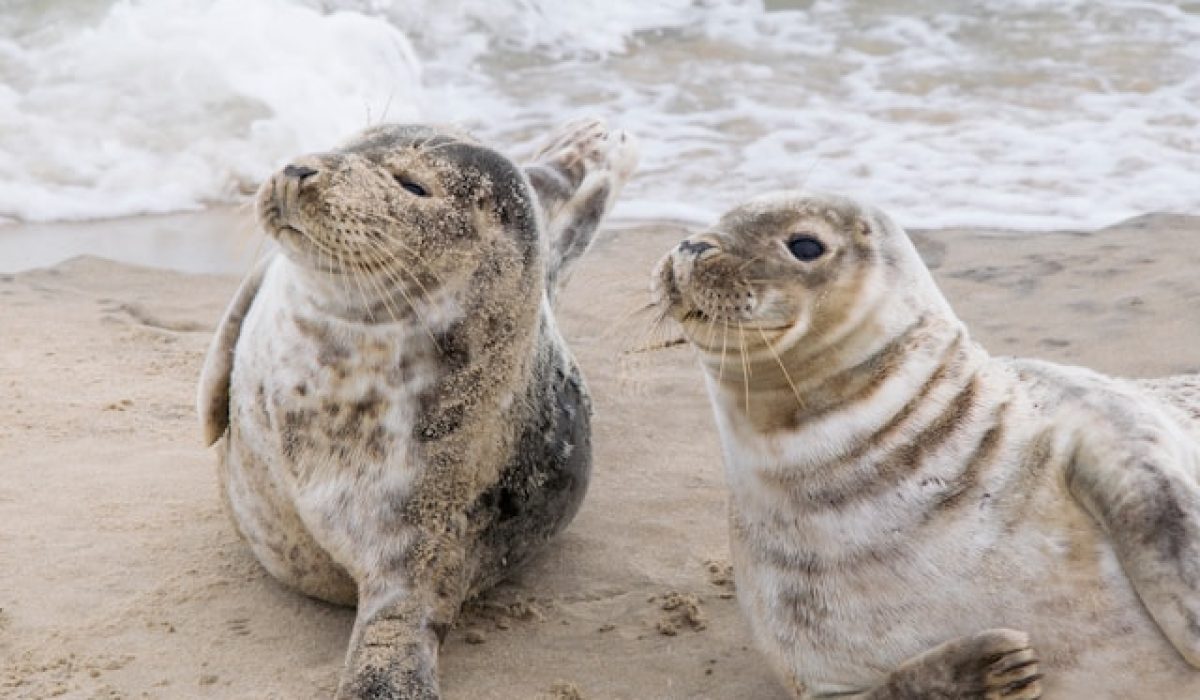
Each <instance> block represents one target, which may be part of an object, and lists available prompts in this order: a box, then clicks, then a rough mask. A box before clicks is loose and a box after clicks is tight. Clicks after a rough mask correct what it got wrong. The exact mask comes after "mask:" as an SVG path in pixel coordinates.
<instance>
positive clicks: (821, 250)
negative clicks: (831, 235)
mask: <svg viewBox="0 0 1200 700" xmlns="http://www.w3.org/2000/svg"><path fill="white" fill-rule="evenodd" d="M787 247H788V250H790V251H791V253H792V255H794V256H795V257H796V259H797V260H803V261H804V262H811V261H813V260H816V259H817V258H819V257H821V256H822V255H824V254H825V244H824V243H822V242H820V241H818V240H817V239H816V238H813V237H812V236H797V237H795V238H793V239H792V240H790V241H788V244H787Z"/></svg>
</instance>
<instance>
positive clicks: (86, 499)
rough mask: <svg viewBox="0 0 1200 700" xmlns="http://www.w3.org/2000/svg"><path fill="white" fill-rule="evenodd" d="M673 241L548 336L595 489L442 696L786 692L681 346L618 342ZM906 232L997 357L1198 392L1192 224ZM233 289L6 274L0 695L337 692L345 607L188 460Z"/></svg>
mask: <svg viewBox="0 0 1200 700" xmlns="http://www.w3.org/2000/svg"><path fill="white" fill-rule="evenodd" d="M223 215H224V214H222V213H220V212H218V213H213V214H207V215H206V214H196V215H188V216H189V217H190V218H189V219H188V221H189V222H190V223H184V224H179V225H180V226H181V227H182V230H184V231H186V230H187V229H188V227H189V226H195V227H209V228H212V227H214V226H221V225H224V224H222V223H221V222H220V221H219V220H217V219H214V218H213V217H219V216H223ZM106 225H107V226H111V227H119V226H126V225H131V224H130V223H129V222H111V223H110V224H106ZM683 233H684V232H683V230H682V229H681V228H679V227H678V226H675V225H668V224H664V225H661V226H652V227H643V228H637V229H627V230H621V231H610V232H609V233H608V235H606V236H605V237H604V238H603V239H602V240H601V241H600V242H599V243H598V245H597V247H596V249H595V250H594V251H593V253H592V254H591V257H590V258H588V259H587V260H585V261H584V262H583V263H582V264H581V266H580V269H579V271H578V272H577V273H576V275H575V277H574V279H573V280H572V282H571V285H570V287H569V289H568V290H567V293H566V294H565V296H564V298H563V303H562V309H561V313H560V319H561V322H562V326H563V328H564V332H565V333H566V335H567V337H568V339H569V340H570V341H571V342H572V344H573V347H574V349H575V352H576V354H577V355H578V357H579V360H580V362H581V364H582V365H583V367H584V371H585V373H586V374H587V377H588V379H589V382H590V384H591V387H592V391H593V394H594V398H595V405H596V420H595V430H596V435H595V450H596V454H595V457H596V470H595V475H594V481H593V484H592V488H591V491H590V493H589V496H588V499H587V501H586V502H585V504H584V507H583V509H582V511H581V512H580V514H579V516H578V518H577V519H576V521H575V522H574V523H573V524H572V525H571V527H570V528H569V529H568V531H567V532H566V533H565V534H564V536H562V537H561V538H560V539H558V540H557V541H556V542H555V544H554V545H553V546H552V547H551V548H550V549H549V551H547V552H546V553H545V554H544V555H543V556H541V557H539V558H538V559H537V560H536V561H535V562H533V564H532V565H531V566H529V567H528V568H527V569H525V570H524V571H523V572H522V573H521V574H520V575H519V576H518V577H517V578H516V579H514V580H513V581H511V582H509V583H506V584H504V585H502V586H501V587H500V588H498V589H497V590H495V591H494V592H492V593H491V594H489V595H488V596H486V597H485V598H484V599H483V600H481V601H478V602H476V603H475V604H472V605H471V606H469V608H468V609H467V611H466V612H465V613H464V615H463V618H462V621H461V624H460V625H459V626H458V628H457V629H455V630H453V631H452V632H451V633H450V636H449V637H448V639H447V642H446V645H445V647H444V648H443V653H442V677H443V687H444V691H445V696H446V697H447V698H450V699H454V698H462V699H466V698H505V699H507V698H537V697H559V698H566V697H576V695H573V693H578V696H579V697H584V698H630V699H633V698H638V699H645V698H756V699H758V698H761V699H763V700H772V699H775V698H779V699H782V698H784V697H785V694H784V693H783V691H782V690H781V689H780V688H779V687H778V685H777V684H776V682H775V680H774V679H773V678H772V677H771V675H770V673H769V671H768V669H767V668H766V665H765V663H764V662H763V661H762V659H761V658H760V657H759V655H758V654H757V653H756V652H755V650H754V648H753V645H752V643H751V641H750V638H749V633H748V629H747V627H746V625H745V623H744V622H743V621H742V620H741V617H740V615H739V612H738V610H737V605H736V602H735V600H734V599H733V597H732V593H733V585H732V583H731V582H730V581H729V580H728V576H727V572H726V571H725V565H726V562H727V560H728V551H727V538H726V530H725V492H724V487H723V477H722V473H721V465H720V457H719V452H718V446H717V441H716V438H715V435H714V429H713V424H712V418H711V415H710V412H709V407H708V404H707V400H706V398H705V396H704V394H703V390H702V387H701V382H700V381H699V370H698V369H697V367H696V366H695V363H694V359H693V357H692V354H691V351H690V350H689V349H688V348H687V347H685V346H679V345H674V346H670V347H667V348H664V349H661V350H656V351H651V352H641V353H628V352H626V351H627V350H629V349H631V348H634V347H637V346H639V344H640V343H641V342H642V340H643V338H642V337H641V334H640V328H641V327H640V326H639V325H638V324H637V323H636V322H633V323H617V320H618V319H619V318H620V317H621V316H623V315H624V314H625V313H626V312H627V311H629V310H631V309H633V308H635V307H636V306H637V305H638V304H639V303H642V302H644V299H645V289H646V286H647V279H648V275H649V270H650V268H651V266H652V264H653V263H654V261H655V260H656V259H657V258H658V257H659V256H660V255H661V253H662V252H663V251H665V250H666V249H667V248H668V247H669V246H670V245H672V244H673V243H674V242H675V241H677V240H678V239H679V238H680V237H681V236H682V235H683ZM914 238H915V239H916V240H917V242H918V245H919V247H920V248H921V250H922V253H923V254H924V255H925V257H926V259H927V260H928V261H929V263H930V265H931V267H932V268H933V270H934V274H935V275H936V276H937V277H938V279H939V281H940V282H941V284H942V285H943V289H944V290H945V291H946V293H947V296H948V297H949V298H950V300H951V303H952V304H953V305H954V306H955V308H956V309H957V311H958V312H959V314H960V315H961V316H962V317H963V318H964V319H965V320H966V321H967V323H968V324H969V325H970V327H971V328H972V331H973V333H974V335H975V337H976V339H978V340H980V341H981V342H982V343H983V344H984V345H985V346H987V347H988V348H989V349H991V350H992V351H993V352H994V353H996V354H1019V355H1033V356H1038V357H1042V358H1046V359H1050V360H1056V361H1061V362H1067V363H1073V364H1084V365H1088V366H1091V367H1094V368H1096V369H1099V370H1102V371H1106V372H1110V373H1114V374H1122V375H1128V376H1156V375H1162V374H1172V373H1182V372H1197V371H1200V277H1198V276H1197V274H1196V270H1197V269H1200V218H1196V217H1185V216H1174V215H1153V216H1146V217H1140V218H1138V219H1134V220H1131V221H1129V222H1125V223H1123V224H1121V225H1118V226H1114V227H1111V228H1108V229H1103V230H1100V231H1096V232H1090V233H1082V232H1059V233H1038V234H1021V233H1014V232H1002V231H979V230H938V231H926V232H916V233H914ZM184 257H187V256H184ZM199 269H205V268H203V267H201V268H199ZM237 281H238V280H237V277H236V276H233V275H220V276H217V275H198V274H188V273H184V272H173V271H165V270H158V269H150V268H143V267H136V266H131V265H129V264H125V263H116V262H111V261H108V260H104V259H99V258H93V257H84V258H76V259H72V260H70V261H67V262H64V263H60V264H57V265H54V266H53V267H49V268H44V269H37V270H32V271H27V272H22V273H19V274H15V275H11V274H5V275H0V308H2V309H3V311H2V313H0V396H3V398H4V400H3V401H0V533H3V534H2V535H0V696H3V697H5V698H9V697H12V698H42V697H48V696H54V695H61V696H64V697H80V698H126V697H128V698H141V697H152V698H160V697H161V698H190V697H209V698H321V697H328V696H329V695H330V694H331V693H332V691H333V689H334V687H335V685H336V681H337V673H338V670H339V667H340V664H341V661H342V656H343V654H344V652H345V646H346V641H347V638H348V635H349V632H350V626H351V623H352V619H353V614H352V611H350V610H348V609H342V608H336V607H332V606H328V605H325V604H322V603H318V602H315V601H312V600H309V599H306V598H303V597H301V596H299V595H297V594H294V593H292V592H291V591H289V590H287V589H284V588H282V587H281V586H279V585H277V584H276V583H275V582H274V581H273V580H272V579H270V578H269V577H267V576H266V575H265V574H264V573H263V571H262V570H261V569H260V568H259V567H258V565H257V564H256V563H255V561H254V560H253V558H252V557H251V556H250V555H249V553H248V552H247V551H246V549H245V548H244V547H243V546H242V545H241V543H240V542H239V540H238V538H237V536H236V534H235V533H234V530H233V528H232V526H231V525H230V523H229V521H228V520H227V518H226V517H225V514H224V513H223V512H222V510H221V504H220V501H219V499H218V494H217V487H216V480H215V474H214V472H215V470H214V465H215V457H214V455H213V454H212V453H210V452H208V451H206V450H205V449H203V448H202V447H201V445H200V436H199V428H198V426H197V420H196V417H195V413H194V408H193V395H194V387H195V380H196V375H197V373H198V371H199V366H200V362H201V358H202V354H203V352H204V349H205V347H206V345H207V342H208V339H209V335H210V333H211V331H212V329H213V327H214V325H215V323H216V321H217V320H218V318H219V316H220V314H221V312H222V310H223V308H224V305H225V303H226V302H227V300H228V299H229V297H230V296H231V294H232V292H233V290H234V288H235V286H236V284H237Z"/></svg>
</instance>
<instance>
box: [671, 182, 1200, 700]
mask: <svg viewBox="0 0 1200 700" xmlns="http://www.w3.org/2000/svg"><path fill="white" fill-rule="evenodd" d="M1013 245H1020V243H1019V241H1015V240H1014V242H1013ZM652 286H653V289H654V294H655V299H656V303H657V304H658V305H659V307H660V308H661V309H662V310H663V312H664V313H666V314H669V315H671V316H673V317H674V318H675V319H676V320H678V321H679V322H680V324H681V325H682V328H683V331H684V334H685V336H686V337H687V339H688V340H689V341H691V343H692V344H693V345H694V346H695V348H697V350H698V355H699V357H700V361H701V364H702V367H703V371H704V377H705V380H706V382H707V386H708V390H709V395H710V397H711V400H712V405H713V408H714V412H715V415H716V421H717V426H718V430H719V433H720V437H721V442H722V446H723V451H724V461H725V466H726V476H727V479H728V484H729V487H730V489H731V507H730V524H731V546H732V549H733V556H734V566H735V574H736V580H737V587H738V597H739V599H740V600H741V602H742V605H743V607H744V610H745V612H746V613H747V616H748V617H749V619H750V621H751V623H752V627H753V629H754V632H755V636H756V639H757V642H758V643H759V645H760V646H761V647H762V649H763V650H765V652H766V653H767V655H768V656H769V658H770V660H771V662H772V664H773V665H774V667H775V668H776V669H777V670H778V672H779V674H780V675H781V676H782V677H783V678H784V679H785V681H786V683H787V684H788V685H789V687H790V688H791V689H792V690H793V692H794V693H795V695H796V696H797V697H801V698H823V697H837V698H851V697H852V698H875V699H879V698H1035V697H1039V696H1042V694H1043V693H1044V696H1045V697H1047V698H1200V671H1197V670H1196V667H1197V666H1200V485H1198V478H1200V428H1198V426H1197V422H1196V419H1197V417H1198V416H1200V377H1177V378H1173V379H1166V380H1160V381H1145V382H1140V383H1139V382H1131V381H1123V380H1119V379H1113V378H1109V377H1106V376H1102V375H1100V374H1097V373H1095V372H1092V371H1089V370H1086V369H1082V368H1077V367H1064V366H1058V365H1053V364H1049V363H1046V362H1039V361H1035V360H1021V359H1012V358H1000V357H991V356H989V355H988V353H987V352H986V351H985V350H984V349H983V348H982V347H980V346H979V345H978V344H976V343H974V342H972V340H971V339H970V336H969V335H968V333H967V329H966V328H965V327H964V325H963V323H962V322H961V321H959V319H958V318H957V317H956V316H955V315H954V313H953V311H952V310H951V308H950V306H949V305H948V304H947V303H946V300H945V299H944V298H943V297H942V295H941V293H940V292H939V290H938V289H937V287H936V286H935V284H934V282H933V279H932V277H931V276H930V274H929V272H928V270H927V269H926V267H925V266H924V264H923V263H922V262H921V260H920V258H919V257H918V255H917V253H916V251H915V249H914V248H913V246H912V244H911V243H910V241H909V239H908V237H907V236H906V235H905V233H904V231H903V230H901V229H900V228H899V227H897V226H896V225H895V224H894V223H892V222H891V221H890V220H889V219H888V218H887V217H886V216H885V215H884V214H883V213H881V212H879V211H878V210H876V209H873V208H870V207H867V206H863V205H860V204H858V203H856V202H854V201H852V200H850V199H846V198H842V197H836V196H826V195H812V194H802V193H778V194H771V195H764V196H762V197H760V198H757V199H755V200H752V201H751V202H749V203H748V204H746V205H744V206H740V207H738V208H736V209H734V210H732V211H731V212H729V213H727V214H726V215H724V216H723V217H722V218H721V219H720V221H719V222H718V223H717V225H716V226H715V227H713V228H712V229H711V230H709V231H707V232H704V233H702V234H698V235H694V236H691V237H689V238H688V239H686V240H684V241H683V242H682V243H680V244H679V246H678V247H677V248H675V249H674V250H673V251H672V252H671V253H670V254H669V255H667V257H666V258H665V259H664V260H663V261H662V263H661V264H660V266H659V267H658V269H657V270H656V272H655V274H654V277H653V285H652Z"/></svg>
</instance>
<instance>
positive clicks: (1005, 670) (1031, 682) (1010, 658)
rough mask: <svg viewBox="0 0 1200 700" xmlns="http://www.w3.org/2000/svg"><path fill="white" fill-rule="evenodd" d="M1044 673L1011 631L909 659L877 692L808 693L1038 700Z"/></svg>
mask: <svg viewBox="0 0 1200 700" xmlns="http://www.w3.org/2000/svg"><path fill="white" fill-rule="evenodd" d="M1041 678H1042V676H1041V673H1040V672H1039V671H1038V661H1037V655H1036V654H1035V653H1034V651H1033V649H1032V648H1031V647H1030V646H1029V637H1028V636H1026V635H1025V634H1024V633H1022V632H1017V631H1015V630H1008V629H991V630H984V631H983V632H980V633H979V634H974V635H970V636H968V637H960V638H958V639H952V640H950V641H948V642H945V643H943V644H939V645H938V646H936V647H934V648H932V649H930V650H929V651H927V652H925V653H924V654H921V655H919V656H916V657H914V658H912V659H909V660H908V661H907V662H905V663H903V664H901V665H900V667H899V668H897V669H896V670H894V671H892V672H891V673H889V674H888V676H887V679H886V680H884V682H883V683H881V684H879V685H878V686H876V687H875V688H872V689H870V690H867V691H864V692H859V693H854V692H851V693H845V692H833V693H819V692H818V693H812V692H808V693H803V695H802V696H803V697H806V698H812V699H813V700H816V699H817V698H839V699H840V700H916V699H917V698H955V699H956V700H1036V699H1037V698H1040V697H1041V696H1042V684H1041Z"/></svg>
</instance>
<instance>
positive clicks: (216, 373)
mask: <svg viewBox="0 0 1200 700" xmlns="http://www.w3.org/2000/svg"><path fill="white" fill-rule="evenodd" d="M274 257H275V256H273V255H271V256H268V257H266V258H264V259H263V260H262V261H260V262H259V263H258V264H257V265H255V266H254V269H253V270H251V271H250V274H249V275H248V276H247V277H246V279H245V280H243V281H242V285H241V286H240V287H238V290H237V293H236V294H235V295H234V296H233V301H231V302H229V307H228V308H227V309H225V316H224V317H222V318H221V323H220V324H218V325H217V331H216V333H214V334H213V337H212V341H211V342H210V343H209V346H208V353H207V355H205V357H204V368H203V369H202V370H201V371H200V386H199V389H198V391H197V394H196V413H197V415H199V416H200V425H201V429H202V430H203V431H204V444H205V445H206V446H207V445H211V444H213V443H214V442H216V441H217V440H218V439H220V437H221V436H222V435H224V434H225V429H226V428H228V427H229V377H230V375H231V373H232V372H233V350H234V347H236V346H237V341H238V336H239V335H240V334H241V332H242V321H244V320H245V318H246V313H247V312H248V311H249V310H250V305H251V304H252V303H253V302H254V297H255V296H256V295H257V294H258V288H259V287H260V286H262V281H263V276H264V275H265V274H266V272H267V266H268V265H269V264H270V263H271V261H272V260H274Z"/></svg>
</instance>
